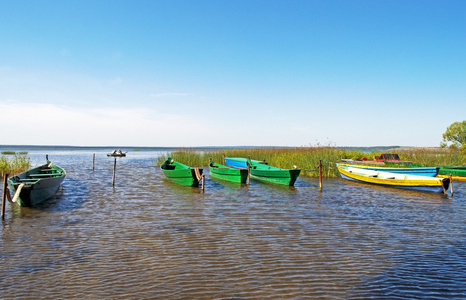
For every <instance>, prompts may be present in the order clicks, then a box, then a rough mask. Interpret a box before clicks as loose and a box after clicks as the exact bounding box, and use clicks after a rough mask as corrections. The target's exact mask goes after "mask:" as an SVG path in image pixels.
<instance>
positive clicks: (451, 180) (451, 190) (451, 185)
mask: <svg viewBox="0 0 466 300" xmlns="http://www.w3.org/2000/svg"><path fill="white" fill-rule="evenodd" d="M450 192H451V196H452V197H453V177H452V176H451V175H450Z"/></svg>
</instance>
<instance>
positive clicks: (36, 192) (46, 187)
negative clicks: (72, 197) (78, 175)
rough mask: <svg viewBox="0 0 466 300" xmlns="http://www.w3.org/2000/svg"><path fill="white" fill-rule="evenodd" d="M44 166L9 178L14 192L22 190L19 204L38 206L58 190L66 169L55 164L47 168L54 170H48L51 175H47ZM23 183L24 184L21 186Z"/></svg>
mask: <svg viewBox="0 0 466 300" xmlns="http://www.w3.org/2000/svg"><path fill="white" fill-rule="evenodd" d="M44 166H45V165H44ZM44 166H41V167H38V168H34V169H31V170H28V171H26V172H23V173H21V174H18V175H15V176H13V177H11V178H10V179H9V180H8V186H9V188H10V190H11V191H12V193H13V194H16V192H17V191H18V190H20V192H19V197H18V198H17V202H18V203H19V205H21V206H26V207H27V206H37V205H39V204H41V203H42V202H44V201H45V200H47V199H50V198H52V197H53V196H54V195H55V194H56V192H57V191H58V188H59V187H60V185H61V184H62V183H63V181H64V180H65V177H66V172H65V170H63V169H62V168H60V167H58V166H53V167H51V168H47V170H54V171H48V172H50V176H47V173H45V172H44V171H43V170H44V169H45V168H44ZM52 172H53V173H52ZM21 184H23V186H21V187H20V185H21Z"/></svg>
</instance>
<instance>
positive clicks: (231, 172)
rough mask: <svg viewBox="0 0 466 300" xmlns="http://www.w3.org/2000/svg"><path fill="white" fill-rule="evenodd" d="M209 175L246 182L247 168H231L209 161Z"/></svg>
mask: <svg viewBox="0 0 466 300" xmlns="http://www.w3.org/2000/svg"><path fill="white" fill-rule="evenodd" d="M209 170H210V176H211V177H214V178H218V179H222V180H227V181H231V182H239V183H246V182H247V180H248V170H247V169H238V168H232V167H228V166H224V165H220V164H216V163H214V161H212V160H211V161H210V164H209Z"/></svg>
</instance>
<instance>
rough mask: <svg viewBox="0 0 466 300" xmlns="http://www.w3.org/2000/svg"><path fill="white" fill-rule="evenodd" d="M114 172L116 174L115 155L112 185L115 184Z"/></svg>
mask: <svg viewBox="0 0 466 300" xmlns="http://www.w3.org/2000/svg"><path fill="white" fill-rule="evenodd" d="M115 174H116V157H115V162H114V163H113V180H112V186H115Z"/></svg>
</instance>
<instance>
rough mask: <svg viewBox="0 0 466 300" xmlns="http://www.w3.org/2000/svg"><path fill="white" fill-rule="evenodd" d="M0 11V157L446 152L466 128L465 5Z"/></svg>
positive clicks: (309, 3) (89, 5) (274, 3)
mask: <svg viewBox="0 0 466 300" xmlns="http://www.w3.org/2000/svg"><path fill="white" fill-rule="evenodd" d="M0 8H1V9H0V145H67V146H119V147H122V146H136V147H144V146H146V147H202V146H218V147H222V146H258V147H260V146H296V147H300V146H318V145H323V146H327V145H329V146H339V147H344V146H365V147H369V146H391V145H400V146H417V147H436V146H439V144H440V142H441V140H442V134H443V133H444V132H445V131H446V128H447V127H448V126H449V125H450V124H452V123H453V122H456V121H463V120H465V119H466V118H465V112H466V1H448V0H446V1H440V0H438V1H431V0H410V1H396V0H395V1H378V0H368V1H359V0H352V1H344V0H325V1H324V0H322V1H320V0H302V1H301V0H283V1H278V0H234V1H227V0H209V1H204V0H163V1H162V0H150V1H140V0H132V1H127V0H125V1H118V0H112V1H107V0H97V1H95V0H91V1H88V0H67V1H47V0H45V1H44V0H41V1H38V0H15V1H12V0H0Z"/></svg>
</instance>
